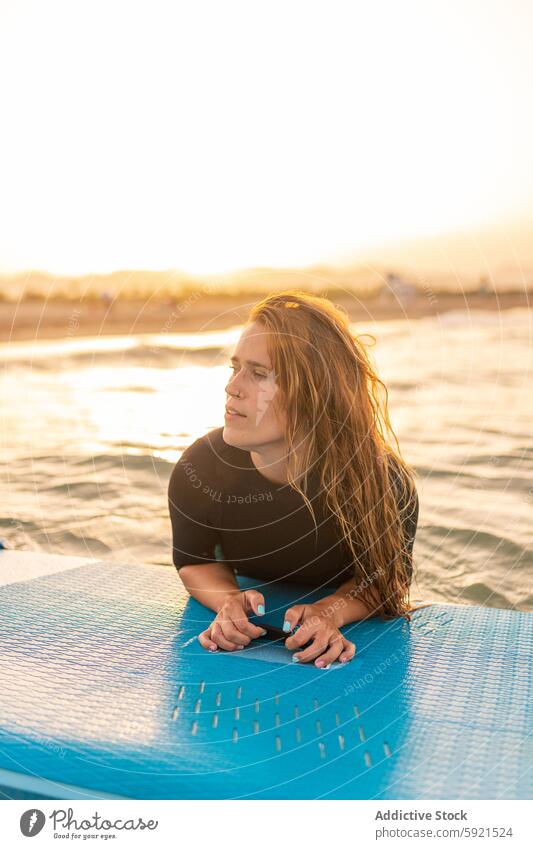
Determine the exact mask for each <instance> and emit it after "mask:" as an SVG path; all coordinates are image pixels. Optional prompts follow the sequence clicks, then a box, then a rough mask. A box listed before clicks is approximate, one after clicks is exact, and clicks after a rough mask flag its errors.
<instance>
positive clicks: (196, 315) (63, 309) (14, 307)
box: [0, 292, 531, 342]
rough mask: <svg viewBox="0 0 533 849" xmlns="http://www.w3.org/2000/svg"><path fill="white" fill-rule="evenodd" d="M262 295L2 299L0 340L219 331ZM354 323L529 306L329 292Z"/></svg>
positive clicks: (513, 298) (501, 297)
mask: <svg viewBox="0 0 533 849" xmlns="http://www.w3.org/2000/svg"><path fill="white" fill-rule="evenodd" d="M260 297H261V296H260V295H256V294H246V295H242V296H239V295H233V294H228V295H223V294H220V295H212V294H210V295H207V296H206V295H205V294H204V293H201V292H198V293H194V292H193V293H192V294H190V295H188V296H187V297H184V298H182V299H178V298H171V299H170V298H169V299H167V300H165V301H154V300H149V301H146V300H120V301H118V300H117V301H108V302H102V301H98V300H94V299H93V300H85V301H72V300H49V301H46V300H38V299H35V300H33V299H31V300H24V301H20V302H18V303H14V302H10V301H0V341H2V342H8V341H10V340H30V339H52V338H65V337H66V338H69V337H80V336H95V335H96V336H99V335H102V334H105V335H110V334H120V335H123V334H139V333H181V332H185V333H192V332H196V331H209V330H222V329H225V328H228V327H232V326H234V325H239V324H242V323H243V322H244V321H246V318H247V316H248V313H249V310H250V308H251V307H252V305H253V304H254V303H256V302H257V301H258V300H259V299H260ZM330 297H331V300H332V301H333V303H335V304H338V305H339V306H341V307H343V308H344V309H346V310H347V312H348V315H349V316H350V319H351V320H352V321H354V322H361V323H362V324H364V323H365V322H372V321H378V320H379V321H387V320H399V319H406V320H414V319H417V318H420V317H422V316H429V315H438V314H441V313H445V312H448V311H450V310H465V311H470V310H490V311H500V310H507V309H512V308H515V307H528V306H530V304H531V296H530V295H528V293H524V292H522V293H512V292H506V293H502V294H493V293H490V294H485V295H483V294H477V293H465V294H448V293H446V294H441V293H433V292H432V293H429V294H425V293H421V292H417V293H415V294H414V295H413V296H411V297H409V298H407V299H404V300H403V301H402V302H399V301H398V300H392V299H387V298H384V297H383V296H382V295H375V296H372V297H365V298H362V297H361V298H358V297H356V296H355V295H353V294H348V293H340V294H337V293H335V295H332V296H330Z"/></svg>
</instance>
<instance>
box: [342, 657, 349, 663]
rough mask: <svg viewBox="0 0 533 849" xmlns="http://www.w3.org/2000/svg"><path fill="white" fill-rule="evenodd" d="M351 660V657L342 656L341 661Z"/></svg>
mask: <svg viewBox="0 0 533 849" xmlns="http://www.w3.org/2000/svg"><path fill="white" fill-rule="evenodd" d="M349 660H350V658H349V657H341V663H348V661H349Z"/></svg>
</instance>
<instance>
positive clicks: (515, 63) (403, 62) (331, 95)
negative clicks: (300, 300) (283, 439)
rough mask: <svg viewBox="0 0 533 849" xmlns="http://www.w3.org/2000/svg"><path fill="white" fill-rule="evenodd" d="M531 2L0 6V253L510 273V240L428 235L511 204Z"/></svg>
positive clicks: (20, 257) (522, 140) (532, 176)
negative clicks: (259, 7)
mask: <svg viewBox="0 0 533 849" xmlns="http://www.w3.org/2000/svg"><path fill="white" fill-rule="evenodd" d="M532 21H533V9H532V8H531V7H530V6H529V7H528V6H527V5H525V4H523V2H520V0H506V2H503V0H496V2H494V3H491V4H486V3H483V2H482V0H472V2H470V3H468V4H464V3H463V2H459V0H436V2H434V3H432V4H429V5H428V4H425V3H423V2H421V0H404V2H403V3H401V4H391V3H387V4H385V5H384V4H383V3H382V2H380V0H377V2H376V3H374V4H370V5H368V4H367V5H362V4H353V3H351V2H343V0H341V2H339V3H336V4H333V5H331V4H330V5H328V6H326V5H324V6H321V5H320V4H319V5H313V4H308V3H305V2H303V3H300V2H297V0H296V1H295V2H294V3H291V4H284V3H279V2H276V0H272V3H270V4H269V6H268V9H265V10H264V13H263V14H262V15H261V25H260V26H258V22H257V18H256V10H255V9H254V6H253V4H249V3H246V2H240V0H230V2H228V3H224V4H217V3H215V2H212V3H209V2H208V3H198V4H169V3H164V2H158V0H154V2H153V3H151V4H150V14H148V15H147V14H146V11H145V9H143V6H142V4H141V6H136V5H135V4H129V3H126V2H120V0H116V2H107V3H98V2H95V3H91V4H89V5H87V6H82V7H81V8H80V7H79V5H78V4H72V3H69V2H68V0H50V2H48V3H46V4H42V3H39V2H35V0H19V2H17V3H16V4H9V5H7V6H6V5H4V6H2V7H1V8H0V71H2V76H3V78H4V79H5V80H6V85H5V86H4V96H3V102H2V117H3V120H4V125H5V126H6V127H8V128H9V132H5V133H4V134H3V135H2V138H1V140H0V183H1V185H2V198H1V200H0V270H3V271H4V273H10V274H12V273H13V272H14V271H15V270H16V269H19V270H25V269H42V270H43V271H44V272H47V271H48V272H50V273H51V274H52V275H56V276H65V275H68V276H75V277H78V276H80V275H87V274H89V275H90V274H98V273H104V274H109V273H112V271H113V269H122V270H124V269H133V270H135V269H143V270H144V269H146V270H149V269H155V270H161V269H163V270H166V269H181V270H182V271H181V272H179V273H182V274H184V275H186V276H191V275H199V276H203V277H205V275H219V274H225V273H226V274H229V273H231V274H235V273H240V272H238V271H237V272H236V271H235V270H239V269H240V270H243V269H254V268H255V269H257V268H278V269H304V268H310V267H315V266H317V265H318V266H324V267H344V266H346V265H351V266H353V265H356V266H359V265H361V264H364V263H365V262H367V263H370V264H378V263H379V264H380V265H381V264H382V263H383V262H385V263H387V264H391V263H393V264H398V265H400V270H401V269H402V268H404V267H405V271H406V273H415V272H417V271H420V270H423V271H424V273H427V274H430V275H441V274H445V275H447V276H449V277H451V278H453V276H454V274H455V273H456V271H457V272H458V273H460V274H466V275H474V276H479V275H487V274H491V273H497V274H499V273H500V266H503V267H504V269H505V268H507V267H508V266H509V265H510V264H511V265H512V266H513V271H512V274H513V275H515V276H519V272H518V275H517V274H516V268H515V266H516V265H517V263H518V265H519V266H520V265H522V266H525V265H528V264H529V263H530V250H529V249H526V247H524V249H521V250H520V251H519V252H518V256H517V257H514V256H513V248H512V246H510V245H509V244H508V245H507V246H505V245H504V244H503V243H502V244H501V245H500V247H499V249H498V251H495V246H494V245H492V244H490V241H491V240H490V239H489V240H488V241H487V244H486V246H484V247H483V246H482V250H481V253H480V254H479V252H478V254H479V255H477V256H476V250H477V249H476V246H475V245H474V244H473V243H470V244H468V239H466V241H464V237H463V244H462V245H458V244H455V245H450V239H449V238H448V236H446V234H458V233H462V234H468V233H477V232H481V231H485V230H494V228H498V227H501V228H504V227H505V226H506V225H505V224H504V223H502V222H507V221H511V220H514V221H517V220H519V219H522V221H523V222H527V221H533V167H532V166H533V113H532V111H531V109H530V89H531V80H532V79H533V51H531V47H530V32H531V25H532ZM384 22H386V25H384ZM453 239H455V236H454V237H453ZM413 240H414V241H416V242H417V244H418V243H421V242H422V241H424V240H425V246H422V247H420V249H418V248H416V249H415V248H414V247H413V244H414V241H413ZM532 265H533V263H532ZM232 269H233V271H231V270H232ZM459 285H461V284H459ZM501 285H505V284H503V283H502V284H501ZM513 285H515V284H513Z"/></svg>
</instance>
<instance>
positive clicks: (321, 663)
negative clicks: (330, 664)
mask: <svg viewBox="0 0 533 849" xmlns="http://www.w3.org/2000/svg"><path fill="white" fill-rule="evenodd" d="M315 666H324V661H323V660H317V661H316V663H315Z"/></svg>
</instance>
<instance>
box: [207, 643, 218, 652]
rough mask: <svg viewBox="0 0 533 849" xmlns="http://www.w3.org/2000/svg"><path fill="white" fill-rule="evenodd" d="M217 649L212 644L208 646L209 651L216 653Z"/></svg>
mask: <svg viewBox="0 0 533 849" xmlns="http://www.w3.org/2000/svg"><path fill="white" fill-rule="evenodd" d="M217 649H218V646H215V644H214V643H211V645H210V646H209V651H216V650H217Z"/></svg>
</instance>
